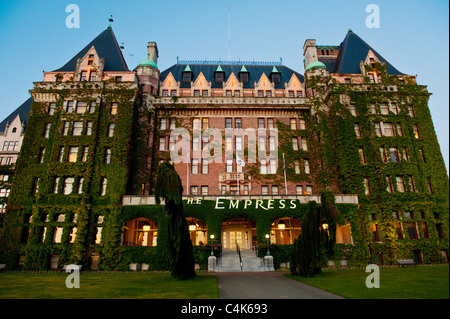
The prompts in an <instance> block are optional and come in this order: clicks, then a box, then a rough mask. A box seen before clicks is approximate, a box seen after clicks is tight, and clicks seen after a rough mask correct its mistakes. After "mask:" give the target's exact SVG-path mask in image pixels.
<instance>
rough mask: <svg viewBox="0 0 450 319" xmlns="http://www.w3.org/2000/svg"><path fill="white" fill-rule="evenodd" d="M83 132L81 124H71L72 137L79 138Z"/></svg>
mask: <svg viewBox="0 0 450 319" xmlns="http://www.w3.org/2000/svg"><path fill="white" fill-rule="evenodd" d="M82 131H83V122H78V121H76V122H73V126H72V135H73V136H79V135H81V132H82Z"/></svg>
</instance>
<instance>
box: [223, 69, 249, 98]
mask: <svg viewBox="0 0 450 319" xmlns="http://www.w3.org/2000/svg"><path fill="white" fill-rule="evenodd" d="M243 89H244V85H243V83H242V82H240V81H239V80H238V78H237V77H236V75H234V73H231V74H230V76H229V77H228V80H227V81H226V82H225V83H224V84H223V93H224V94H223V95H224V96H236V97H238V96H242V95H243Z"/></svg>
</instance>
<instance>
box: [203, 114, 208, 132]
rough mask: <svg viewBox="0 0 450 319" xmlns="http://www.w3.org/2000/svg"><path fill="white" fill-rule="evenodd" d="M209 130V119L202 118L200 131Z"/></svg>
mask: <svg viewBox="0 0 450 319" xmlns="http://www.w3.org/2000/svg"><path fill="white" fill-rule="evenodd" d="M208 128H209V119H208V118H207V117H204V118H202V130H207V129H208Z"/></svg>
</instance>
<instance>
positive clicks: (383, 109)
mask: <svg viewBox="0 0 450 319" xmlns="http://www.w3.org/2000/svg"><path fill="white" fill-rule="evenodd" d="M380 112H381V114H382V115H388V114H389V109H388V105H387V103H380Z"/></svg>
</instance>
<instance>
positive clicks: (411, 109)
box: [408, 105, 416, 117]
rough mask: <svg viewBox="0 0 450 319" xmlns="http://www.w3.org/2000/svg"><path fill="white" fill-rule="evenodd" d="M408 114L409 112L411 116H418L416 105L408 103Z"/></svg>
mask: <svg viewBox="0 0 450 319" xmlns="http://www.w3.org/2000/svg"><path fill="white" fill-rule="evenodd" d="M408 114H409V116H411V117H414V116H416V113H415V112H414V106H412V105H408Z"/></svg>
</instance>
